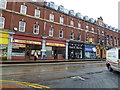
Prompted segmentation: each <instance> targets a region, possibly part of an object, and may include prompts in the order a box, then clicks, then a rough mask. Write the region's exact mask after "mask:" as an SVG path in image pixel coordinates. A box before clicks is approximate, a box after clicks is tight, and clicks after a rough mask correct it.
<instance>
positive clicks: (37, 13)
mask: <svg viewBox="0 0 120 90" xmlns="http://www.w3.org/2000/svg"><path fill="white" fill-rule="evenodd" d="M37 11H38V12H37ZM37 15H38V16H37ZM34 16H35V17H36V18H40V10H39V9H35V15H34Z"/></svg>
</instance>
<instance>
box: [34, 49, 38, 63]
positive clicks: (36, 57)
mask: <svg viewBox="0 0 120 90" xmlns="http://www.w3.org/2000/svg"><path fill="white" fill-rule="evenodd" d="M37 59H38V53H37V52H36V51H35V52H34V61H36V60H37Z"/></svg>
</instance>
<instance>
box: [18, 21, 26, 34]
mask: <svg viewBox="0 0 120 90" xmlns="http://www.w3.org/2000/svg"><path fill="white" fill-rule="evenodd" d="M25 26H26V22H23V21H19V31H21V32H25Z"/></svg>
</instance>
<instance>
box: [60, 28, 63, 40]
mask: <svg viewBox="0 0 120 90" xmlns="http://www.w3.org/2000/svg"><path fill="white" fill-rule="evenodd" d="M61 31H62V33H61ZM60 35H62V37H61V36H60ZM59 38H63V30H62V29H61V30H59Z"/></svg>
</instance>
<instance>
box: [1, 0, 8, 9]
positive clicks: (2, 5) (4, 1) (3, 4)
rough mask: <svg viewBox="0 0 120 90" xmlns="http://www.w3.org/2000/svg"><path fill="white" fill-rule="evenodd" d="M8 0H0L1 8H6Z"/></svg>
mask: <svg viewBox="0 0 120 90" xmlns="http://www.w3.org/2000/svg"><path fill="white" fill-rule="evenodd" d="M6 5H7V0H0V8H2V9H6Z"/></svg>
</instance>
